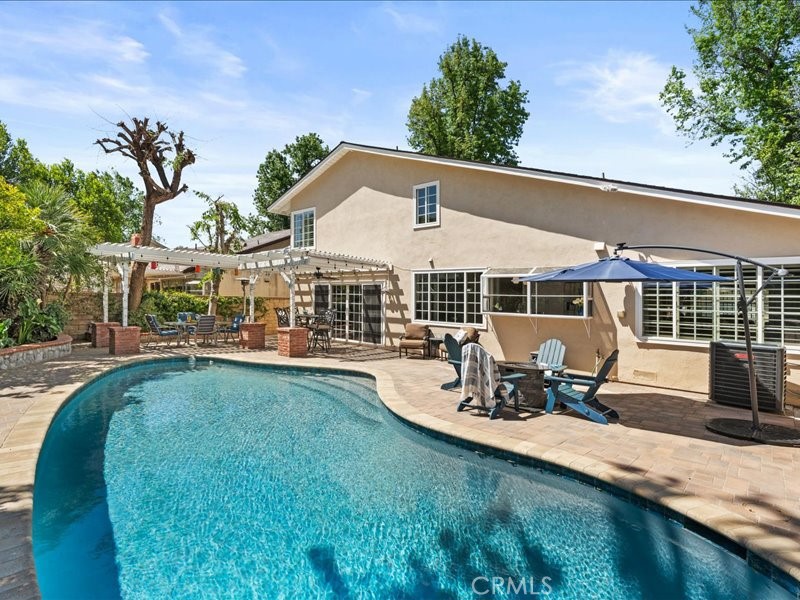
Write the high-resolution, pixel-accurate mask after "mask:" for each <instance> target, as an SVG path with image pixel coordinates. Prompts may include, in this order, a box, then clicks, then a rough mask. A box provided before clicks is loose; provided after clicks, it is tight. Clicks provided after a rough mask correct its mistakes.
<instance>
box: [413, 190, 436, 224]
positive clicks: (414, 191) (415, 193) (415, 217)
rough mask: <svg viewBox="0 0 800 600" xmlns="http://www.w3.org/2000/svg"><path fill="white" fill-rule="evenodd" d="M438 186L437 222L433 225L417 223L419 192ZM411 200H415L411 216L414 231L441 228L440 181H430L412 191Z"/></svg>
mask: <svg viewBox="0 0 800 600" xmlns="http://www.w3.org/2000/svg"><path fill="white" fill-rule="evenodd" d="M432 185H435V186H436V221H434V222H433V223H417V190H418V189H420V188H429V187H430V186H432ZM411 198H412V200H413V214H412V215H411V222H412V224H413V225H414V229H430V228H431V227H440V226H441V224H442V187H441V186H440V185H439V180H438V179H437V180H436V181H429V182H428V183H420V184H418V185H415V186H414V187H413V188H412V189H411Z"/></svg>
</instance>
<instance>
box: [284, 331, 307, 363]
mask: <svg viewBox="0 0 800 600" xmlns="http://www.w3.org/2000/svg"><path fill="white" fill-rule="evenodd" d="M307 353H308V329H307V328H305V327H278V355H279V356H291V357H294V358H302V357H304V356H305V355H306V354H307Z"/></svg>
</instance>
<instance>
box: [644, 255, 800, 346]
mask: <svg viewBox="0 0 800 600" xmlns="http://www.w3.org/2000/svg"><path fill="white" fill-rule="evenodd" d="M783 266H784V268H786V269H788V270H789V273H790V277H788V278H786V279H784V280H781V279H776V280H773V281H772V282H771V283H770V285H769V286H768V287H766V288H764V290H763V291H762V292H761V294H760V295H759V297H758V298H757V299H756V301H754V302H753V303H752V304H751V305H750V308H749V310H748V319H749V320H750V328H751V332H752V335H753V337H754V340H755V341H757V342H760V343H774V344H781V345H790V346H800V279H795V278H796V277H799V276H800V265H783ZM684 268H687V269H690V270H694V271H698V272H701V273H713V274H716V275H721V276H723V277H730V278H731V279H734V280H735V279H736V269H735V267H734V266H732V265H723V266H713V267H712V266H703V267H684ZM743 275H744V285H745V293H746V294H747V296H748V297H749V296H750V295H752V294H753V292H755V291H756V289H757V288H758V287H759V286H760V285H761V283H762V281H764V279H765V278H766V277H769V273H766V275H765V274H764V272H763V269H761V268H760V267H755V266H750V265H745V266H744V267H743ZM738 298H739V286H738V282H736V281H732V282H730V283H713V284H712V283H643V284H642V304H641V318H642V328H641V332H642V335H643V336H644V337H646V338H657V339H666V340H688V341H707V340H729V341H741V340H743V339H744V323H743V322H742V319H741V317H740V316H739V311H738V305H737V302H738Z"/></svg>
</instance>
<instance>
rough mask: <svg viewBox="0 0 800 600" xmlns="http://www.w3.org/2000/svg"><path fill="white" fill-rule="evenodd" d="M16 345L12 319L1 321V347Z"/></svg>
mask: <svg viewBox="0 0 800 600" xmlns="http://www.w3.org/2000/svg"><path fill="white" fill-rule="evenodd" d="M13 345H14V338H12V337H11V319H4V320H3V321H0V348H8V347H9V346H13Z"/></svg>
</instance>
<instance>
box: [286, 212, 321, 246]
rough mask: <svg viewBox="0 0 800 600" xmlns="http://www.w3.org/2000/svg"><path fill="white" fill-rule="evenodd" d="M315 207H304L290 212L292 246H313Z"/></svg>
mask: <svg viewBox="0 0 800 600" xmlns="http://www.w3.org/2000/svg"><path fill="white" fill-rule="evenodd" d="M315 218H316V209H313V208H306V209H304V210H296V211H294V212H293V213H292V216H291V221H292V248H313V247H314V245H315V241H316V240H315V231H314V230H315Z"/></svg>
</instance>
